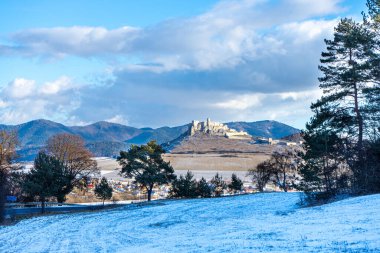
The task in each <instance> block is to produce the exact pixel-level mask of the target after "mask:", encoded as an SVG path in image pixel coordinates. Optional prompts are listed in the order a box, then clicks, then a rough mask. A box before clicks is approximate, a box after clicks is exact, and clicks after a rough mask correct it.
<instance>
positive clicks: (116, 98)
mask: <svg viewBox="0 0 380 253" xmlns="http://www.w3.org/2000/svg"><path fill="white" fill-rule="evenodd" d="M343 10H344V8H343V7H342V6H341V1H339V0H319V1H310V0H281V1H266V0H243V1H222V2H220V3H218V4H217V5H215V6H214V7H213V8H212V9H211V10H209V11H208V12H206V13H203V14H201V15H198V16H195V17H191V18H186V19H185V18H183V19H170V20H166V21H163V22H161V23H158V24H156V25H153V26H150V27H144V28H141V27H129V26H124V27H120V28H117V29H107V28H104V27H86V26H75V27H56V28H35V29H29V30H24V31H20V32H16V33H13V34H11V35H10V36H9V38H8V42H7V43H6V44H3V45H0V54H1V55H6V56H8V57H26V58H41V59H58V60H64V59H65V58H67V57H80V58H83V59H90V58H95V59H100V60H102V61H104V62H106V63H108V64H109V66H108V69H109V75H110V81H109V82H107V83H106V84H103V85H99V84H97V85H89V84H84V85H83V84H82V85H80V86H78V84H76V83H73V82H72V80H70V78H68V77H60V78H58V79H57V80H53V81H51V82H47V83H44V84H41V85H39V86H38V85H36V81H33V80H26V79H22V78H16V79H15V80H13V81H12V82H11V83H9V84H8V85H7V86H6V87H4V88H3V89H2V91H1V95H2V97H5V98H6V99H2V100H1V101H0V112H2V114H3V116H1V118H0V120H2V121H3V122H11V123H14V122H20V121H22V120H26V119H32V118H33V117H38V118H41V117H49V118H53V119H60V120H61V121H64V122H72V123H85V122H93V121H97V120H104V119H110V120H113V121H114V122H124V123H126V122H128V123H130V124H132V125H136V126H147V125H149V126H161V125H164V124H168V125H175V124H181V123H185V122H188V121H189V120H191V119H193V118H198V119H199V118H205V117H207V116H210V117H212V118H214V119H216V120H220V121H232V120H245V121H251V120H260V119H274V120H279V121H283V122H286V123H288V124H292V125H295V126H298V127H302V125H303V123H302V122H305V121H306V120H307V119H308V117H309V115H310V112H309V110H308V107H309V104H310V102H311V101H313V100H314V99H315V98H316V97H317V95H318V94H319V93H318V91H317V77H318V70H317V65H318V62H319V56H320V52H321V51H322V50H323V49H324V43H323V38H326V37H331V35H332V32H333V27H334V25H335V24H336V23H337V19H336V18H326V17H327V16H331V15H335V16H336V15H338V14H339V13H340V12H342V11H343ZM111 62H112V63H111ZM115 62H116V63H117V64H114V63H115ZM37 86H38V87H37ZM30 96H36V97H37V98H36V99H35V101H33V102H32V101H30V100H28V99H29V98H30ZM30 103H32V104H35V106H32V107H33V110H32V111H31V112H30V113H28V115H29V116H26V115H23V112H25V111H24V110H25V108H32V107H29V106H30V105H31V104H30ZM94 112H96V113H94Z"/></svg>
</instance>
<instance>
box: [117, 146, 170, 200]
mask: <svg viewBox="0 0 380 253" xmlns="http://www.w3.org/2000/svg"><path fill="white" fill-rule="evenodd" d="M164 153H165V151H164V149H163V148H162V147H161V146H160V145H158V144H157V143H156V142H155V141H150V142H148V143H147V144H146V145H141V146H136V145H132V147H131V148H130V149H129V150H128V151H121V152H120V156H119V157H118V158H117V161H118V162H119V164H120V165H121V174H122V175H123V176H125V177H127V178H133V179H134V180H135V183H137V184H139V185H141V186H142V187H143V188H145V189H146V190H147V192H148V201H150V200H151V196H152V192H153V187H154V186H156V185H163V184H168V183H170V182H172V181H173V180H174V179H175V174H174V169H173V167H172V166H171V165H170V163H168V162H165V161H164V159H163V158H162V154H164Z"/></svg>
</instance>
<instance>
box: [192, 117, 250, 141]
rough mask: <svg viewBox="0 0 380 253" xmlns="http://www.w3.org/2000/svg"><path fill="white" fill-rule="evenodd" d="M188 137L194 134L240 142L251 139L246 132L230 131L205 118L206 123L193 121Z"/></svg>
mask: <svg viewBox="0 0 380 253" xmlns="http://www.w3.org/2000/svg"><path fill="white" fill-rule="evenodd" d="M189 132H190V136H193V135H194V134H196V133H204V134H210V135H214V136H223V137H226V138H228V139H241V140H250V139H251V138H252V136H251V135H249V134H248V133H247V132H243V131H236V130H235V129H231V128H229V127H228V126H226V125H224V124H222V123H219V122H213V121H211V120H210V118H207V120H206V121H202V122H200V121H197V120H193V121H192V123H191V125H190V129H189Z"/></svg>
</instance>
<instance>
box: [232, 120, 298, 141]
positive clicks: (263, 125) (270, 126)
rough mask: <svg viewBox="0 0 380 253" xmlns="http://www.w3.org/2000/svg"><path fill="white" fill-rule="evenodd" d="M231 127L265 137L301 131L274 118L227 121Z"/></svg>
mask: <svg viewBox="0 0 380 253" xmlns="http://www.w3.org/2000/svg"><path fill="white" fill-rule="evenodd" d="M226 125H227V126H228V127H229V128H233V129H236V130H238V131H245V132H247V133H249V134H250V135H252V136H255V137H265V138H273V139H281V138H282V137H284V136H289V135H292V134H296V133H299V132H300V130H299V129H297V128H294V127H291V126H288V125H286V124H283V123H281V122H277V121H273V120H263V121H256V122H229V123H226Z"/></svg>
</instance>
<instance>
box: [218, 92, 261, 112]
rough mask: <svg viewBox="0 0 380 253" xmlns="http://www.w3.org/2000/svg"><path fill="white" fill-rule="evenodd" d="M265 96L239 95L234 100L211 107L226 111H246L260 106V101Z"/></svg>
mask: <svg viewBox="0 0 380 253" xmlns="http://www.w3.org/2000/svg"><path fill="white" fill-rule="evenodd" d="M264 96H265V95H263V94H249V95H248V94H247V95H241V96H238V97H236V98H234V99H230V100H227V101H223V102H218V103H215V104H214V105H213V106H215V107H216V108H222V109H227V110H246V109H248V108H252V107H255V108H257V107H259V106H261V105H262V104H261V101H262V99H263V98H264Z"/></svg>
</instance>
